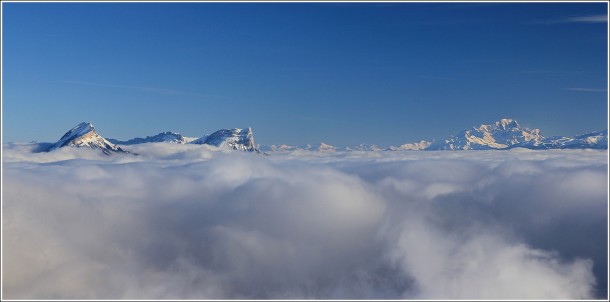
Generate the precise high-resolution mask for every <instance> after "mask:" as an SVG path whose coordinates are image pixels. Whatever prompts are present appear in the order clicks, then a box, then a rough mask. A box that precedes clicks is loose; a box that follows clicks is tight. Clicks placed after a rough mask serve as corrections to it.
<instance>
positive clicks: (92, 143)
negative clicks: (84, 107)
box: [48, 122, 127, 154]
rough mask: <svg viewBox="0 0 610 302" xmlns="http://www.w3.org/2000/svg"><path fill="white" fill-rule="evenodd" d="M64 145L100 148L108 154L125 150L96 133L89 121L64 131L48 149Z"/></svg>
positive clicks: (51, 149)
mask: <svg viewBox="0 0 610 302" xmlns="http://www.w3.org/2000/svg"><path fill="white" fill-rule="evenodd" d="M66 146H70V147H89V148H91V149H101V150H102V152H104V153H106V154H110V153H112V152H127V151H125V150H123V149H121V148H120V147H118V146H116V145H114V144H113V143H111V142H109V141H108V140H106V139H105V138H103V137H102V136H100V135H99V134H97V132H96V131H95V127H94V126H93V124H91V123H89V122H82V123H80V124H78V125H77V126H76V127H74V128H72V129H70V131H68V132H66V134H64V135H63V136H62V137H61V138H60V139H59V141H57V142H56V143H55V144H53V145H52V146H51V148H49V150H48V151H53V150H55V149H58V148H62V147H66Z"/></svg>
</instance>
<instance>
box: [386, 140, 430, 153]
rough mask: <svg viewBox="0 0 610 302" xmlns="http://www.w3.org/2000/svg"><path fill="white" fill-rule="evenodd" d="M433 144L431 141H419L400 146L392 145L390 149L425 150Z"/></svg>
mask: <svg viewBox="0 0 610 302" xmlns="http://www.w3.org/2000/svg"><path fill="white" fill-rule="evenodd" d="M430 144H432V143H431V142H429V141H424V140H422V141H420V142H419V143H411V144H403V145H400V146H398V147H394V146H390V147H389V148H388V149H389V150H390V151H417V150H425V149H426V148H428V147H429V146H430Z"/></svg>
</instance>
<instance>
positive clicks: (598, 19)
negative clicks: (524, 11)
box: [527, 15, 608, 24]
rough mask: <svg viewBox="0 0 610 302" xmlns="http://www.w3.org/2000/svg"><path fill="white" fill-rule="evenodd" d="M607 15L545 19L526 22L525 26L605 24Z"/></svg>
mask: <svg viewBox="0 0 610 302" xmlns="http://www.w3.org/2000/svg"><path fill="white" fill-rule="evenodd" d="M606 22H608V16H607V15H589V16H574V17H567V18H561V19H546V20H535V21H531V22H527V24H561V23H606Z"/></svg>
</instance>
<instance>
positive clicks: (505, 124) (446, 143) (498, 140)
mask: <svg viewBox="0 0 610 302" xmlns="http://www.w3.org/2000/svg"><path fill="white" fill-rule="evenodd" d="M542 140H544V136H542V134H541V133H540V130H539V129H529V128H525V127H521V125H519V122H517V121H516V120H514V119H510V118H503V119H501V120H499V121H497V122H494V123H492V124H483V125H480V126H479V127H473V128H471V129H468V130H464V131H462V132H460V133H458V134H456V135H452V136H450V137H448V138H446V139H444V140H440V141H437V142H434V143H432V144H431V145H430V146H428V147H427V148H426V149H427V150H488V149H505V148H509V147H511V146H513V145H517V144H523V143H528V144H534V145H535V144H538V143H540V142H541V141H542Z"/></svg>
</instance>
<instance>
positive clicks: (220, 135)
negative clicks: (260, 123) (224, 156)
mask: <svg viewBox="0 0 610 302" xmlns="http://www.w3.org/2000/svg"><path fill="white" fill-rule="evenodd" d="M191 143H193V144H207V145H212V146H216V147H220V148H228V149H233V150H242V151H257V152H258V149H257V148H256V146H255V145H254V134H253V133H252V128H249V127H248V128H247V129H239V128H234V129H221V130H218V131H216V132H214V133H212V134H210V135H208V136H204V137H201V138H198V139H196V140H194V141H192V142H191Z"/></svg>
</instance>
